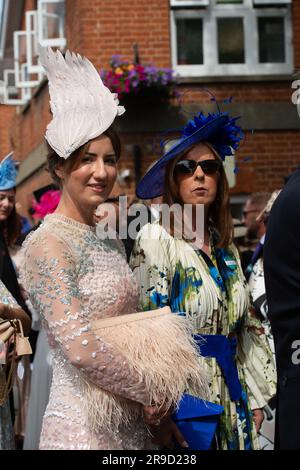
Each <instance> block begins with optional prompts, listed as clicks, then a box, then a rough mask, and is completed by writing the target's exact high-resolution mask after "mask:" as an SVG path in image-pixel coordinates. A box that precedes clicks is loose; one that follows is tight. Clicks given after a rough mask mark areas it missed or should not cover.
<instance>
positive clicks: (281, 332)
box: [264, 131, 300, 450]
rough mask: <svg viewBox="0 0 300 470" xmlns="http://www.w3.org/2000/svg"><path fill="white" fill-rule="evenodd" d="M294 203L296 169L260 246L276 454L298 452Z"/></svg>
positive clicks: (298, 221) (298, 280) (299, 282)
mask: <svg viewBox="0 0 300 470" xmlns="http://www.w3.org/2000/svg"><path fill="white" fill-rule="evenodd" d="M298 132H299V131H298ZM299 200H300V167H298V168H297V169H296V171H295V172H294V174H293V175H292V176H290V177H289V179H288V181H287V183H286V185H285V186H284V187H283V189H282V191H281V192H280V194H279V196H278V197H277V199H276V201H275V202H274V205H273V207H272V210H271V212H270V215H269V218H268V229H267V234H266V240H265V245H264V271H265V285H266V293H267V302H268V317H269V320H270V323H271V328H272V333H273V337H274V345H275V355H276V366H277V400H276V424H275V450H300V433H299V426H300V407H299V395H300V204H299Z"/></svg>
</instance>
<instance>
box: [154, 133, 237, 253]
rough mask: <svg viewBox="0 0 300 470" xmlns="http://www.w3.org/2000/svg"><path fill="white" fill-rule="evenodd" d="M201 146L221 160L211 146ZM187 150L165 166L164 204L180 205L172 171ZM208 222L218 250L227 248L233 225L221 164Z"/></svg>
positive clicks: (227, 188) (224, 175)
mask: <svg viewBox="0 0 300 470" xmlns="http://www.w3.org/2000/svg"><path fill="white" fill-rule="evenodd" d="M203 144H205V145H207V146H208V147H209V148H210V149H211V151H212V152H213V154H214V155H215V158H216V159H219V160H221V158H220V157H219V155H218V154H217V153H216V151H215V150H214V148H213V147H212V146H211V144H209V143H207V142H203ZM189 150H190V148H189V149H188V150H186V151H185V152H184V153H182V154H180V155H178V156H177V157H176V158H174V159H173V160H171V161H170V162H169V163H168V164H167V165H166V172H165V182H164V194H163V202H164V203H165V204H168V205H172V204H175V203H177V204H182V201H181V200H180V197H179V191H178V185H177V184H176V181H175V177H174V169H175V165H176V163H177V162H178V161H179V160H181V159H182V157H183V156H184V155H185V154H186V153H187V152H188V151H189ZM209 221H210V224H211V229H212V230H213V231H214V232H217V235H218V242H217V246H218V247H219V248H226V247H228V246H229V245H230V243H231V242H232V238H233V223H232V217H231V212H230V203H229V186H228V181H227V177H226V174H225V170H224V166H223V164H222V165H220V169H219V179H218V189H217V195H216V198H215V200H214V202H213V203H212V205H211V206H210V208H209Z"/></svg>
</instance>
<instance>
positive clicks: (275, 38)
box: [258, 17, 285, 63]
mask: <svg viewBox="0 0 300 470" xmlns="http://www.w3.org/2000/svg"><path fill="white" fill-rule="evenodd" d="M258 35H259V61H260V62H261V63H266V62H271V63H279V62H285V43H284V18H278V17H276V18H270V17H261V18H258Z"/></svg>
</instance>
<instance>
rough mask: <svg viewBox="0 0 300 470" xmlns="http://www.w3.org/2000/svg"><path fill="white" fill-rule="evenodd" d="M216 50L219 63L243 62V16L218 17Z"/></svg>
mask: <svg viewBox="0 0 300 470" xmlns="http://www.w3.org/2000/svg"><path fill="white" fill-rule="evenodd" d="M217 21H218V51H219V63H220V64H243V63H244V62H245V49H244V23H243V18H218V20H217Z"/></svg>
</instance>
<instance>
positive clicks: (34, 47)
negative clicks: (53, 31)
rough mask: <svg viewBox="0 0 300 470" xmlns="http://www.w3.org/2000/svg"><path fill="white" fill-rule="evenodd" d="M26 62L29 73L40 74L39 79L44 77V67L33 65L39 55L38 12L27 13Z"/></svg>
mask: <svg viewBox="0 0 300 470" xmlns="http://www.w3.org/2000/svg"><path fill="white" fill-rule="evenodd" d="M25 21H26V33H27V34H26V61H27V66H28V72H29V73H37V74H39V79H40V80H41V79H42V76H43V73H44V71H43V67H42V66H41V65H40V64H34V63H33V57H34V56H37V55H38V13H37V10H32V11H27V12H26V20H25Z"/></svg>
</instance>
